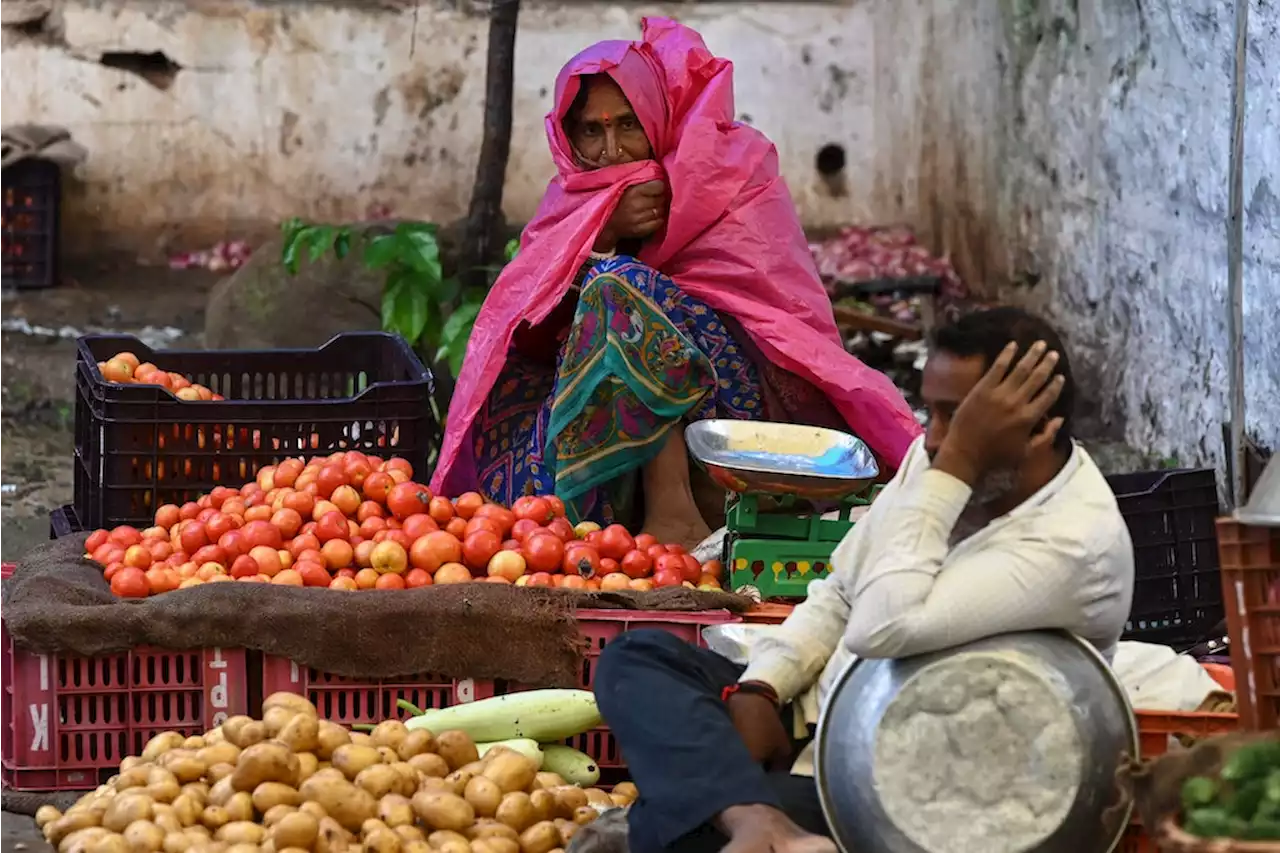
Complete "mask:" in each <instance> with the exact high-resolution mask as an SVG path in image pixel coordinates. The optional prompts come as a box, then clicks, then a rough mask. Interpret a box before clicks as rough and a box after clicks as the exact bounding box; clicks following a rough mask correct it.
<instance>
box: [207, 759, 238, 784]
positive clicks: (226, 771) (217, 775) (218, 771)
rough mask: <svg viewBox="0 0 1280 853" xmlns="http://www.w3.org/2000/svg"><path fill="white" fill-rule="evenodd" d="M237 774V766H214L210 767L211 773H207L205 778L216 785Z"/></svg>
mask: <svg viewBox="0 0 1280 853" xmlns="http://www.w3.org/2000/svg"><path fill="white" fill-rule="evenodd" d="M235 772H236V766H235V765H234V764H213V765H211V766H210V767H209V771H208V772H207V773H205V778H206V779H208V780H209V781H210V782H213V783H215V784H216V783H218V782H221V781H222V780H223V779H226V778H227V777H228V776H230V775H231V774H232V773H235Z"/></svg>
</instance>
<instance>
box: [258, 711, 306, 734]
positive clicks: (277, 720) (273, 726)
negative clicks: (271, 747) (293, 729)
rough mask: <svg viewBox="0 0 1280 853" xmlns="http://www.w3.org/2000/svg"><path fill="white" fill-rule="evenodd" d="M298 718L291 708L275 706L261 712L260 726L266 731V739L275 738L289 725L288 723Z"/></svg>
mask: <svg viewBox="0 0 1280 853" xmlns="http://www.w3.org/2000/svg"><path fill="white" fill-rule="evenodd" d="M296 716H298V712H297V711H295V710H293V709H292V708H285V707H283V706H281V705H277V706H276V707H274V708H271V709H269V710H266V711H263V712H262V725H263V727H265V728H266V730H267V737H276V736H277V735H279V734H280V732H281V730H283V729H284V727H285V726H287V725H289V721H290V720H292V719H293V718H294V717H296Z"/></svg>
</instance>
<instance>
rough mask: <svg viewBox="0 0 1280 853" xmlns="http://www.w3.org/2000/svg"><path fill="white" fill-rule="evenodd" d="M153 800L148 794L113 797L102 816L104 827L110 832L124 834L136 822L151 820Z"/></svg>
mask: <svg viewBox="0 0 1280 853" xmlns="http://www.w3.org/2000/svg"><path fill="white" fill-rule="evenodd" d="M151 813H152V800H151V798H150V797H148V796H147V795H146V794H141V793H138V794H134V793H128V794H120V795H119V796H116V797H112V798H111V803H110V805H108V806H107V810H106V812H105V813H103V815H102V826H103V828H104V829H106V830H109V831H110V832H124V830H125V828H126V827H128V826H129V824H131V823H133V822H134V821H135V820H151Z"/></svg>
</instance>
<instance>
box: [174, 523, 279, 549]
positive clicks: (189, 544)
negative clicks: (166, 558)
mask: <svg viewBox="0 0 1280 853" xmlns="http://www.w3.org/2000/svg"><path fill="white" fill-rule="evenodd" d="M263 523H264V524H265V523H266V522H263ZM267 526H268V527H271V525H270V524H268V525H267ZM271 529H272V530H275V528H274V527H271ZM178 542H179V544H181V545H182V550H184V551H186V552H187V553H188V554H194V553H195V552H196V551H199V550H200V549H201V548H203V547H204V546H205V545H208V544H209V534H207V533H206V532H205V529H204V525H203V524H201V523H200V522H198V521H188V522H187V523H186V524H185V525H184V526H183V528H182V532H181V533H180V534H178Z"/></svg>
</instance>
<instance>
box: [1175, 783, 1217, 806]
mask: <svg viewBox="0 0 1280 853" xmlns="http://www.w3.org/2000/svg"><path fill="white" fill-rule="evenodd" d="M1217 798H1218V783H1217V782H1216V781H1214V780H1213V779H1208V778H1206V777H1204V776H1193V777H1192V778H1190V779H1188V780H1187V781H1186V782H1183V783H1182V807H1183V808H1184V809H1186V810H1187V811H1190V810H1192V809H1195V808H1200V807H1201V806H1208V805H1212V804H1213V801H1214V800H1216V799H1217Z"/></svg>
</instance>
